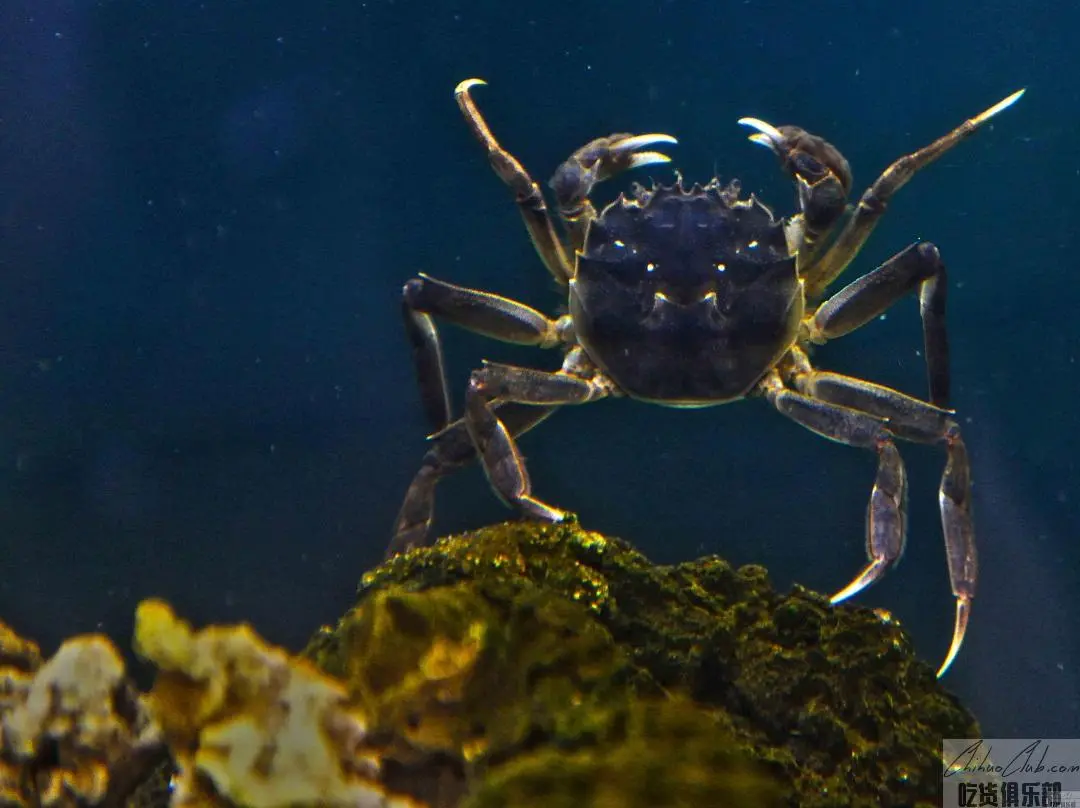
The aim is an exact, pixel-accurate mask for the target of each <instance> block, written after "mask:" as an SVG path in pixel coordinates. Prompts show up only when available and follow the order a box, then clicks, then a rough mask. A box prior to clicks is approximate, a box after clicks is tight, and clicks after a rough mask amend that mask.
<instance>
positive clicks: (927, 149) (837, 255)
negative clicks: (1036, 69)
mask: <svg viewBox="0 0 1080 808" xmlns="http://www.w3.org/2000/svg"><path fill="white" fill-rule="evenodd" d="M1023 94H1024V90H1017V91H1016V92H1015V93H1013V94H1012V95H1010V96H1008V97H1006V98H1004V99H1002V100H1001V101H999V102H998V103H996V104H994V105H993V106H992V107H990V108H989V109H987V110H984V111H983V112H980V113H979V114H978V115H976V116H975V117H974V118H969V119H968V120H966V121H964V122H963V123H962V124H960V126H958V127H956V128H955V129H953V130H952V131H951V132H949V133H948V134H947V135H943V136H942V137H940V138H938V139H937V140H935V141H934V142H933V143H931V144H930V145H928V146H924V147H923V148H921V149H919V150H918V151H914V152H912V153H911V154H906V155H904V156H903V157H901V158H900V159H898V160H897V161H896V162H894V163H893V164H892V165H890V166H889V167H888V168H887V169H885V171H884V172H883V173H882V174H881V176H880V177H878V179H877V180H875V181H874V183H873V185H871V186H870V187H869V188H867V189H866V191H865V192H864V193H863V195H862V198H861V199H860V200H859V204H858V206H857V207H856V208H855V213H854V214H853V215H852V216H851V218H850V219H849V220H848V222H847V224H846V225H845V227H844V229H843V230H842V231H841V232H840V235H838V236H837V237H836V241H834V242H833V243H832V245H831V246H830V247H829V248H828V249H827V250H825V251H824V252H823V253H822V254H821V255H820V256H818V257H817V259H816V260H815V261H814V262H812V264H811V266H809V267H808V268H807V270H806V273H805V278H806V293H807V296H808V297H810V298H811V299H813V298H815V297H818V296H820V295H821V294H822V293H823V292H824V290H825V288H826V287H828V285H829V284H830V283H832V282H833V280H835V279H836V277H837V276H838V275H840V273H841V272H843V271H844V269H845V268H847V266H848V264H850V263H851V261H852V259H854V258H855V256H856V254H857V253H858V252H859V250H860V249H862V246H863V244H864V243H866V239H867V237H868V236H869V235H870V233H871V231H873V229H874V227H875V226H876V225H877V222H878V219H880V218H881V214H882V213H884V212H885V208H886V207H887V206H888V204H889V201H890V200H891V199H892V196H893V194H895V193H896V192H897V191H899V190H900V189H901V188H903V187H904V186H905V185H907V183H908V181H909V180H910V179H911V178H912V177H913V176H914V175H915V172H916V171H918V170H919V169H921V168H924V167H925V166H927V165H929V164H930V163H932V162H933V161H934V160H936V159H937V158H939V157H940V156H941V155H943V154H944V153H945V152H947V151H948V150H949V149H951V148H952V147H953V146H955V145H956V144H958V143H959V142H960V141H961V140H964V139H965V138H967V137H969V136H970V135H972V134H974V132H975V131H976V130H977V129H979V127H981V126H982V125H983V124H985V123H986V122H987V121H989V120H990V119H991V118H993V117H994V116H995V115H997V114H998V113H999V112H1002V111H1004V110H1006V109H1008V108H1009V107H1011V106H1012V105H1013V104H1015V103H1016V102H1017V101H1018V100H1020V96H1022V95H1023Z"/></svg>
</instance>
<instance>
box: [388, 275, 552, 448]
mask: <svg viewBox="0 0 1080 808" xmlns="http://www.w3.org/2000/svg"><path fill="white" fill-rule="evenodd" d="M402 315H403V317H404V320H405V333H406V336H407V337H408V340H409V345H410V346H411V348H412V356H413V365H414V367H415V369H416V378H417V382H418V384H419V386H420V399H421V402H422V403H423V406H424V412H425V413H426V414H427V417H428V422H429V423H430V424H431V426H432V428H433V429H434V430H435V431H438V430H440V429H443V428H444V427H445V426H446V425H447V424H448V423H449V421H450V394H449V389H448V387H447V384H446V371H445V369H444V367H443V355H442V343H441V341H440V339H439V332H438V329H437V328H436V327H435V321H434V319H433V318H432V315H436V316H438V317H441V318H442V319H445V320H447V321H449V322H451V323H453V324H454V325H457V326H460V327H461V328H465V329H468V330H469V331H473V332H475V333H477V334H483V335H484V336H487V337H492V338H493V339H497V340H501V341H502V342H510V343H514V344H517V345H534V346H537V347H540V348H552V347H555V346H556V345H559V344H560V337H559V328H558V322H557V321H556V320H551V319H549V318H547V317H545V316H544V315H543V314H541V313H540V312H538V311H536V309H533V308H530V307H529V306H526V305H525V304H524V303H518V302H517V301H514V300H510V299H509V298H505V297H500V296H499V295H493V294H490V293H489V292H480V291H477V290H475V289H468V288H466V287H464V286H455V285H454V284H451V283H446V282H445V281H440V280H436V279H435V278H432V277H429V276H427V275H420V277H418V278H413V279H412V280H410V281H409V282H408V283H406V284H405V288H404V289H403V290H402Z"/></svg>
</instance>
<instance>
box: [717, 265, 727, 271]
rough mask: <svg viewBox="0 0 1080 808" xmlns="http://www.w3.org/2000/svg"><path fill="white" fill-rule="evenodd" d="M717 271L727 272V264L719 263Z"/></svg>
mask: <svg viewBox="0 0 1080 808" xmlns="http://www.w3.org/2000/svg"><path fill="white" fill-rule="evenodd" d="M716 271H717V272H726V271H727V264H717V265H716Z"/></svg>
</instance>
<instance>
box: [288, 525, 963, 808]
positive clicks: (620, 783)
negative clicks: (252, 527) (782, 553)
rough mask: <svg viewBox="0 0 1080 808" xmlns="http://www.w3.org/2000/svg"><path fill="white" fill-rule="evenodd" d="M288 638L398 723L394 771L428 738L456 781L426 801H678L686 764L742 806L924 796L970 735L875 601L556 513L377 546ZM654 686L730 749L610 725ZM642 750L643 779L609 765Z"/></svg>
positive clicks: (624, 719) (930, 797) (417, 756)
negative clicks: (650, 554) (416, 545)
mask: <svg viewBox="0 0 1080 808" xmlns="http://www.w3.org/2000/svg"><path fill="white" fill-rule="evenodd" d="M306 653H307V654H308V655H309V656H310V657H311V658H313V659H314V660H315V661H316V662H317V663H318V664H319V665H320V666H322V667H323V668H324V669H326V670H327V671H329V672H331V673H334V674H336V675H339V676H342V677H343V678H345V679H346V680H347V681H348V682H349V686H350V688H352V689H353V691H354V692H355V693H357V694H360V695H362V697H363V699H364V700H365V703H367V704H368V705H369V708H370V709H371V710H372V713H373V714H374V715H377V716H378V722H377V723H379V725H380V727H381V729H382V730H384V731H385V732H386V733H387V734H388V735H389V736H392V737H395V738H400V739H404V740H405V742H406V743H405V744H404V745H403V746H401V755H402V759H403V760H405V761H406V763H405V764H403V765H406V766H407V767H408V773H409V777H410V778H411V779H412V780H414V781H415V780H416V779H417V772H420V771H428V769H426V768H425V767H424V765H423V759H424V758H423V756H424V755H429V756H430V755H435V758H432V759H436V758H437V760H438V768H439V777H440V778H442V780H443V781H445V780H446V779H447V778H448V777H449V778H450V779H453V780H454V781H455V782H456V788H455V789H454V794H455V796H454V798H453V799H450V800H449V801H447V802H445V804H447V805H451V804H458V802H457V801H458V799H460V798H462V796H463V795H465V794H469V795H470V796H469V797H468V798H467V799H468V800H471V802H468V803H467V804H468V805H469V806H477V807H479V806H485V807H486V806H489V805H490V806H494V805H504V804H505V805H515V806H522V808H525V807H526V806H531V805H534V804H535V805H549V804H550V805H560V804H564V803H563V802H560V800H563V801H564V802H565V804H575V805H576V804H582V805H597V806H599V805H607V804H609V801H612V800H615V799H616V797H615V796H613V795H616V794H620V795H621V796H620V797H619V800H621V801H620V802H618V804H619V805H626V806H634V805H639V804H640V805H643V806H644V805H657V804H665V803H663V802H658V801H655V800H654V801H639V800H645V797H643V796H642V795H644V794H647V793H651V792H649V788H648V787H647V786H648V784H650V783H660V784H662V786H658V787H662V788H666V789H671V794H672V797H673V801H671V802H669V803H668V804H684V803H683V802H682V801H681V800H682V797H678V796H676V795H679V794H682V793H683V790H684V789H690V790H689V791H686V793H687V794H690V793H692V792H693V789H692V788H691V786H692V785H693V784H694V783H698V784H700V783H702V782H704V783H705V784H707V786H708V787H710V788H713V789H716V791H715V792H710V793H714V794H721V793H726V792H723V789H725V788H729V787H730V788H735V789H737V788H738V787H739V786H738V784H739V783H745V782H753V783H756V786H755V787H756V788H757V792H756V793H757V794H758V796H759V798H760V801H759V802H757V803H751V802H746V801H745V800H744V803H745V804H787V805H799V806H819V805H820V806H832V805H851V806H857V805H874V806H878V805H913V804H918V803H920V802H924V801H925V802H926V803H927V804H931V803H932V802H934V801H936V800H938V799H939V796H938V795H939V794H940V788H941V773H940V766H941V764H940V744H941V738H942V737H973V736H977V735H978V727H977V724H976V723H975V721H974V719H973V718H972V717H971V715H970V714H969V713H967V712H966V711H965V710H964V709H963V708H962V707H961V706H960V705H959V704H958V703H957V702H956V700H955V699H954V698H953V697H952V696H950V695H949V694H948V693H947V692H946V691H944V690H943V689H942V688H941V686H940V685H939V683H938V682H937V680H936V679H935V677H934V672H933V670H932V669H931V668H930V667H929V666H928V665H926V664H925V663H923V662H922V661H920V660H918V659H917V658H916V657H915V656H914V653H913V651H912V648H911V644H910V642H909V640H908V638H907V636H906V635H905V634H904V632H903V630H902V629H901V628H900V626H899V625H898V624H897V623H896V622H895V621H894V620H893V619H892V618H890V617H889V616H888V615H886V614H884V613H882V612H875V611H871V610H867V609H861V608H851V607H844V608H836V607H833V606H831V605H829V603H828V601H827V600H826V599H825V598H823V597H821V596H820V595H817V594H815V593H812V592H810V591H808V590H805V589H802V588H800V587H796V588H795V589H794V590H793V591H792V592H791V593H789V594H779V593H777V592H775V591H774V590H773V589H772V587H771V585H770V584H769V581H768V576H767V574H766V572H765V570H763V569H762V568H760V567H755V566H747V567H743V568H741V569H734V568H732V567H731V566H730V565H728V564H727V563H726V562H724V561H723V560H721V559H719V558H716V557H708V558H703V559H700V560H697V561H693V562H688V563H684V564H678V565H675V566H657V565H654V564H652V563H651V562H650V561H649V560H648V559H647V558H645V556H643V555H642V554H641V553H639V552H637V551H636V550H634V549H633V547H631V546H630V545H629V544H627V543H626V542H623V541H621V540H618V539H614V538H608V537H604V536H601V535H599V534H596V533H591V532H586V531H583V530H581V529H580V528H579V527H578V526H577V525H576V524H574V523H569V524H563V525H558V526H553V525H543V524H536V523H527V522H516V523H507V524H504V525H497V526H494V527H490V528H486V529H483V530H478V531H475V532H472V533H468V534H463V535H460V536H455V537H451V538H448V539H444V540H442V541H440V542H438V543H436V544H435V545H434V546H433V547H429V548H423V549H418V550H413V551H410V552H409V553H406V554H403V555H400V556H397V557H395V558H393V559H390V560H389V561H387V562H386V563H384V564H383V565H381V566H380V567H378V568H376V569H374V570H372V571H371V572H369V573H367V574H366V575H365V576H364V577H363V580H362V582H361V584H360V588H359V593H358V603H357V606H356V607H355V608H354V609H353V610H352V611H350V613H349V614H348V615H346V616H345V618H343V619H342V621H341V622H340V623H339V625H338V626H337V627H336V628H333V629H325V630H323V631H322V632H320V633H319V634H318V635H317V636H316V637H315V638H314V639H313V640H312V642H311V644H310V645H309V648H308V650H307V652H306ZM433 660H442V662H443V666H442V667H441V668H440V667H439V666H438V665H433ZM433 669H434V670H436V673H438V674H439V675H436V676H430V675H429V674H430V672H431V670H433ZM417 671H420V672H421V674H420V675H419V676H418V675H417ZM424 671H427V673H424ZM440 676H441V678H440ZM672 699H674V700H675V701H677V702H678V703H679V704H680V705H683V707H682V708H680V709H683V708H685V705H691V707H690V708H687V709H692V710H693V711H696V713H698V714H699V715H700V719H701V721H702V722H704V723H702V724H701V725H700V729H701V731H702V734H703V737H707V738H708V739H709V740H708V742H707V743H705V744H704V746H711V748H712V749H714V750H715V754H716V755H719V756H720V757H722V758H724V760H728V761H737V764H733V765H731V766H725V765H721V763H720V761H719V760H718V759H717V760H711V759H710V760H708V761H707V763H706V760H707V755H706V756H700V757H695V756H694V754H695V753H692V752H691V751H689V750H690V748H691V747H692V746H693V745H692V744H691V745H690V746H687V744H673V743H670V742H669V741H666V740H664V735H663V732H662V731H659V730H658V731H656V732H655V733H654V734H653V735H649V733H648V732H644V734H641V733H639V734H636V735H635V734H634V733H633V732H628V731H626V730H625V727H626V726H628V725H629V724H632V723H633V722H632V721H631V718H630V717H632V716H636V715H640V714H641V713H640V711H641V710H643V709H646V705H648V709H668V708H667V707H656V705H657V704H660V705H665V704H667V705H669V707H670V702H671V700H672ZM649 726H652V727H653V729H656V727H657V726H660V727H663V726H667V725H665V724H663V722H660V723H659V724H656V722H654V724H651V725H649ZM620 727H621V728H622V729H617V728H620ZM706 728H707V729H706ZM646 737H648V740H643V739H644V738H646ZM646 747H647V748H648V749H650V750H651V751H650V753H649V755H650V756H649V760H650V765H652V764H653V763H655V767H654V768H652V769H641V768H639V769H635V775H638V776H640V777H645V778H646V780H645V781H638V780H635V779H634V778H629V777H616V776H615V774H614V773H615V772H617V771H618V770H619V768H620V767H625V766H627V765H629V764H628V763H627V761H628V760H630V759H632V758H633V756H634V755H635V754H638V753H642V754H643V752H641V750H643V749H645V748H646ZM694 748H696V747H694ZM635 749H637V750H638V752H635V751H633V750H635ZM620 755H622V757H620ZM694 761H697V763H695V762H694ZM755 767H756V768H755ZM648 771H652V772H653V774H651V775H647V772H648ZM680 772H681V774H680ZM745 772H750V773H749V774H744V773H745ZM761 772H767V774H768V776H767V778H763V777H762V774H761ZM663 773H667V774H666V775H663V776H662V774H663ZM421 779H422V778H421ZM608 781H610V788H609V787H608V786H607V785H600V783H608ZM684 781H685V782H684ZM545 783H546V784H547V785H545ZM574 783H580V784H582V787H583V788H585V787H586V786H588V788H586V790H585V791H584V792H578V791H577V790H575V789H576V787H575V786H574V785H573V784H574ZM770 784H771V785H772V786H775V787H776V788H778V789H779V793H780V794H781V795H782V797H781V799H780V801H779V802H775V801H773V799H772V798H771V797H769V796H768V795H769V794H770V793H771V792H770V791H769V788H770ZM612 789H614V790H612ZM534 793H535V795H536V796H535V798H533V797H529V796H528V795H529V794H534ZM693 793H696V792H693ZM732 793H734V792H732ZM740 793H742V794H743V796H744V797H745V798H746V799H749V798H748V797H747V792H746V789H743V791H741V792H740ZM545 794H546V795H547V796H543V795H545ZM575 794H576V795H577V797H575V796H574V795H575ZM582 794H585V795H586V796H585V798H582V797H581V795H582ZM574 799H578V800H579V801H578V802H573V800H574ZM717 799H719V798H717ZM582 800H583V801H582ZM732 800H734V797H732ZM610 804H612V805H614V804H616V803H615V802H610ZM685 804H702V803H700V802H698V801H697V798H696V797H695V798H694V799H693V800H691V801H689V802H686V803H685ZM704 804H709V803H708V801H706V803H704ZM714 804H716V803H714ZM732 804H743V803H739V802H734V801H733V802H732Z"/></svg>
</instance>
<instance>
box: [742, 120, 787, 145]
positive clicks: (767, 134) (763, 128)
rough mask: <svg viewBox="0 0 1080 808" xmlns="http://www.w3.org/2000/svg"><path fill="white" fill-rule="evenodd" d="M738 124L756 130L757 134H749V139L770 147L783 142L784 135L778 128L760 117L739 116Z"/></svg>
mask: <svg viewBox="0 0 1080 808" xmlns="http://www.w3.org/2000/svg"><path fill="white" fill-rule="evenodd" d="M739 124H741V125H742V126H749V127H750V128H751V129H756V130H757V131H758V134H755V135H750V139H751V140H752V141H754V142H755V143H760V144H762V145H763V146H768V147H769V148H772V147H773V146H778V145H780V144H781V143H783V142H784V136H783V134H782V133H781V132H780V130H779V129H777V128H776V127H775V126H773V125H772V124H771V123H766V122H765V121H763V120H761V119H760V118H739Z"/></svg>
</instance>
